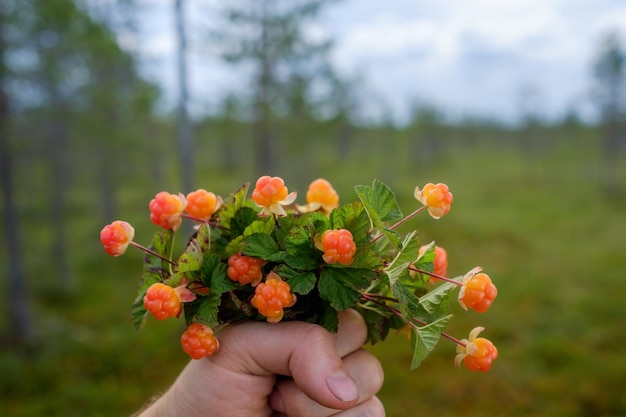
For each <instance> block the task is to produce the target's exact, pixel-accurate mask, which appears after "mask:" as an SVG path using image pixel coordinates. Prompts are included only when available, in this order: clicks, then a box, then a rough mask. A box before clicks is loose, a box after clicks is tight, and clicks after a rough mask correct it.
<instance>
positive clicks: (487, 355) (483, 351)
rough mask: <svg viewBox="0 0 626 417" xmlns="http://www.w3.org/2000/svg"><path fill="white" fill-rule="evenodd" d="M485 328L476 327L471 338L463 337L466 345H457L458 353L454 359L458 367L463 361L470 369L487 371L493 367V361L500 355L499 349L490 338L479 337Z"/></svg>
mask: <svg viewBox="0 0 626 417" xmlns="http://www.w3.org/2000/svg"><path fill="white" fill-rule="evenodd" d="M483 330H484V328H483V327H476V328H474V329H473V330H472V331H471V333H470V337H469V340H467V339H463V340H462V341H461V342H462V343H463V344H464V345H458V346H457V349H456V351H457V355H456V358H455V359H454V362H455V365H456V366H457V367H458V366H460V364H461V362H463V364H464V365H465V367H466V368H467V369H469V370H470V371H481V372H486V371H488V370H489V369H490V368H491V365H492V364H493V361H494V360H496V358H497V357H498V349H497V348H496V347H495V345H494V344H493V343H492V342H491V341H490V340H489V339H485V338H483V337H477V336H478V334H479V333H480V332H482V331H483Z"/></svg>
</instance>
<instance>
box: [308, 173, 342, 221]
mask: <svg viewBox="0 0 626 417" xmlns="http://www.w3.org/2000/svg"><path fill="white" fill-rule="evenodd" d="M306 202H307V205H308V210H309V211H315V210H318V209H319V208H320V207H321V208H322V210H324V211H325V212H327V213H330V212H331V211H333V209H335V208H336V207H337V206H339V195H338V194H337V191H335V189H334V188H333V186H332V185H330V183H329V182H328V181H326V180H325V179H323V178H318V179H316V180H315V181H313V182H312V183H311V184H310V185H309V189H308V191H307V193H306Z"/></svg>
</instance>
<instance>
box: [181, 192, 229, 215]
mask: <svg viewBox="0 0 626 417" xmlns="http://www.w3.org/2000/svg"><path fill="white" fill-rule="evenodd" d="M186 200H187V206H186V207H185V211H186V212H187V213H189V215H191V216H193V217H196V218H198V219H202V220H208V219H210V218H211V216H212V215H213V213H215V212H216V211H217V209H219V208H220V206H221V205H222V199H221V197H218V196H216V195H215V194H213V193H211V192H209V191H207V190H204V189H202V188H200V189H198V190H196V191H192V192H190V193H189V194H187V198H186Z"/></svg>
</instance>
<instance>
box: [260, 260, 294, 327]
mask: <svg viewBox="0 0 626 417" xmlns="http://www.w3.org/2000/svg"><path fill="white" fill-rule="evenodd" d="M251 303H252V305H253V306H254V307H255V308H256V309H257V310H259V313H260V314H261V315H263V316H264V317H266V318H267V321H268V322H269V323H278V322H279V321H280V320H281V319H282V318H283V314H284V310H283V309H284V308H287V307H291V306H293V305H294V304H295V303H296V296H295V295H294V294H293V293H292V292H291V287H290V286H289V284H288V283H287V282H286V281H283V280H282V279H280V277H278V275H276V274H275V273H273V272H271V273H270V275H268V278H267V279H266V280H265V282H262V283H260V284H259V285H257V287H256V289H255V291H254V296H253V297H252V300H251Z"/></svg>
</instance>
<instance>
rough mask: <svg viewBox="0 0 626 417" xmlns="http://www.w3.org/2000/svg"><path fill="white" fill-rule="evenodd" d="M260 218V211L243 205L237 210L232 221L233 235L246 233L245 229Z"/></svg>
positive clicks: (231, 230) (231, 231) (231, 229)
mask: <svg viewBox="0 0 626 417" xmlns="http://www.w3.org/2000/svg"><path fill="white" fill-rule="evenodd" d="M258 220H259V215H258V213H257V212H256V211H255V210H254V209H252V208H251V207H242V208H241V209H239V210H237V212H236V213H235V215H234V217H233V219H232V220H231V222H230V233H231V236H239V235H242V234H244V231H245V230H246V228H247V227H248V226H250V225H251V224H252V223H254V222H255V221H258Z"/></svg>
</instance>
